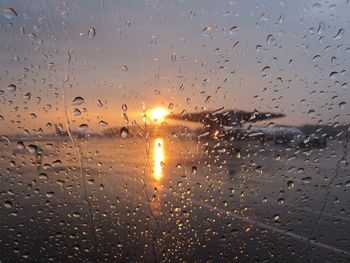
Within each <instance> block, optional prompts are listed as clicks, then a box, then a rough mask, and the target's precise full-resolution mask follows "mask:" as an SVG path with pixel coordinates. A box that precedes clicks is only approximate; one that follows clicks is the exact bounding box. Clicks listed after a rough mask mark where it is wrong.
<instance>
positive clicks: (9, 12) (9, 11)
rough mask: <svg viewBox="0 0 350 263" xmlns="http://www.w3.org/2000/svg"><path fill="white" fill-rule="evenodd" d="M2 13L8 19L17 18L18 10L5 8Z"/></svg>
mask: <svg viewBox="0 0 350 263" xmlns="http://www.w3.org/2000/svg"><path fill="white" fill-rule="evenodd" d="M2 13H3V15H4V17H6V18H7V19H15V18H16V17H17V12H16V11H15V10H14V9H12V8H9V7H7V8H4V9H3V10H2Z"/></svg>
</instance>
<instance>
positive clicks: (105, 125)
mask: <svg viewBox="0 0 350 263" xmlns="http://www.w3.org/2000/svg"><path fill="white" fill-rule="evenodd" d="M98 124H99V125H100V126H101V127H107V126H108V122H105V121H100V122H99V123H98Z"/></svg>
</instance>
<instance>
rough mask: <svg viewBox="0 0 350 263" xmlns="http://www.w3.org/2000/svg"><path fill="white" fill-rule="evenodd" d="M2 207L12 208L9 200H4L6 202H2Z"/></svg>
mask: <svg viewBox="0 0 350 263" xmlns="http://www.w3.org/2000/svg"><path fill="white" fill-rule="evenodd" d="M4 207H5V208H8V209H10V208H12V202H11V201H9V200H6V201H5V202H4Z"/></svg>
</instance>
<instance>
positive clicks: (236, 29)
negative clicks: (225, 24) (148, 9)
mask: <svg viewBox="0 0 350 263" xmlns="http://www.w3.org/2000/svg"><path fill="white" fill-rule="evenodd" d="M238 32H239V26H233V27H231V28H230V29H229V33H230V35H236V34H237V33H238Z"/></svg>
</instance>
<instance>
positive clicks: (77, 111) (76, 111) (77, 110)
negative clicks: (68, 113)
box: [73, 108, 81, 116]
mask: <svg viewBox="0 0 350 263" xmlns="http://www.w3.org/2000/svg"><path fill="white" fill-rule="evenodd" d="M73 115H74V116H80V115H81V111H80V110H79V109H77V108H75V109H74V110H73Z"/></svg>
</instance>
